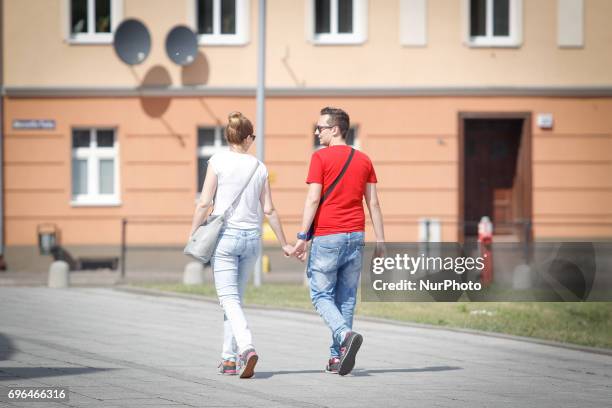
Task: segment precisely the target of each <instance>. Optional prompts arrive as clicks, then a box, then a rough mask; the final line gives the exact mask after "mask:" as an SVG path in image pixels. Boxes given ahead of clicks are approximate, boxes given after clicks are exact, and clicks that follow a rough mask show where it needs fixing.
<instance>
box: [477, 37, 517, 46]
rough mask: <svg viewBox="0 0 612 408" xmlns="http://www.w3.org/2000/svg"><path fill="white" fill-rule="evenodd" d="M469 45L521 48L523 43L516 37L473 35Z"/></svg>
mask: <svg viewBox="0 0 612 408" xmlns="http://www.w3.org/2000/svg"><path fill="white" fill-rule="evenodd" d="M467 45H468V46H469V47H472V48H519V47H520V46H521V45H522V44H521V43H520V42H519V41H517V40H516V39H514V38H488V37H471V38H470V39H469V40H468V42H467Z"/></svg>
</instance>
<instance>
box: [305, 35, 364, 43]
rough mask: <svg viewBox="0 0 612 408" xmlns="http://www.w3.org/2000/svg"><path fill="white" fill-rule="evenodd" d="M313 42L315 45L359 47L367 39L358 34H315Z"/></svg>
mask: <svg viewBox="0 0 612 408" xmlns="http://www.w3.org/2000/svg"><path fill="white" fill-rule="evenodd" d="M312 42H313V44H315V45H359V44H363V43H365V42H366V39H365V37H362V36H360V35H356V34H315V35H314V36H313V38H312Z"/></svg>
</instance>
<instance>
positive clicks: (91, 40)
mask: <svg viewBox="0 0 612 408" xmlns="http://www.w3.org/2000/svg"><path fill="white" fill-rule="evenodd" d="M67 42H68V44H71V45H96V44H101V45H109V44H112V43H113V34H98V35H96V34H91V35H76V36H70V37H68V39H67Z"/></svg>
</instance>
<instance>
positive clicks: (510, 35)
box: [467, 0, 522, 47]
mask: <svg viewBox="0 0 612 408" xmlns="http://www.w3.org/2000/svg"><path fill="white" fill-rule="evenodd" d="M467 1H469V12H468V13H467V14H468V20H469V22H468V24H467V26H468V32H469V35H468V43H469V44H470V45H472V46H487V47H491V46H493V47H496V46H497V47H508V46H518V45H520V42H521V25H522V24H521V20H522V17H521V14H522V0H467Z"/></svg>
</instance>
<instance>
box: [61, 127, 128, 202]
mask: <svg viewBox="0 0 612 408" xmlns="http://www.w3.org/2000/svg"><path fill="white" fill-rule="evenodd" d="M117 151H118V147H117V141H116V137H115V131H114V130H113V129H73V130H72V203H73V204H77V205H78V204H84V205H118V204H119V166H118V156H117Z"/></svg>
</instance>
